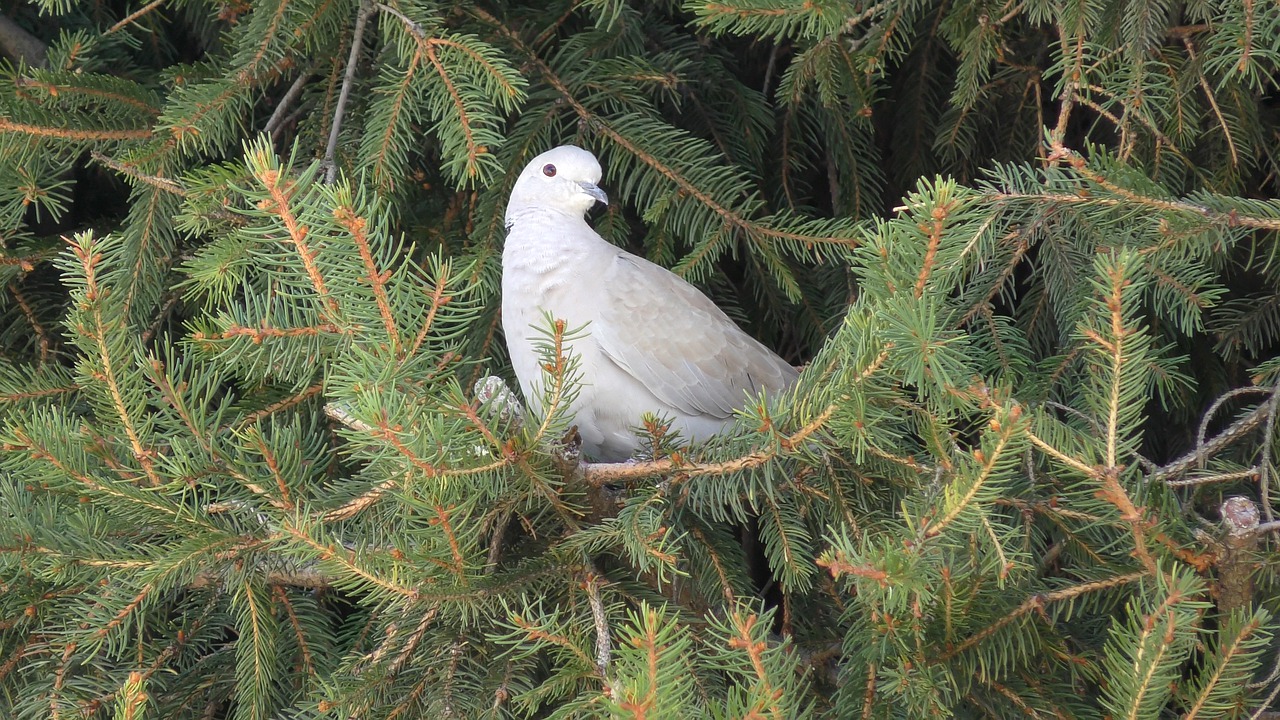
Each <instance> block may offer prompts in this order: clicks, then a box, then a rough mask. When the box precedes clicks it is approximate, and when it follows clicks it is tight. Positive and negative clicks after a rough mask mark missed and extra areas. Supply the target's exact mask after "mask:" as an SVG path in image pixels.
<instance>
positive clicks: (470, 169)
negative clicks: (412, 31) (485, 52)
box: [426, 42, 488, 177]
mask: <svg viewBox="0 0 1280 720" xmlns="http://www.w3.org/2000/svg"><path fill="white" fill-rule="evenodd" d="M426 55H427V59H428V60H430V61H431V65H432V67H434V68H435V69H436V75H438V76H439V77H440V81H441V82H443V83H444V87H445V90H446V91H448V93H449V97H450V99H451V100H452V101H453V109H454V110H455V111H456V113H457V120H458V125H459V129H460V130H461V131H462V136H463V138H465V142H464V144H465V145H466V148H467V163H466V168H467V174H468V175H470V176H471V177H475V176H476V175H477V174H478V173H479V168H478V162H479V158H480V155H482V154H485V153H487V152H488V148H486V147H485V146H483V145H481V144H480V143H479V142H478V141H477V140H476V137H475V132H474V131H473V130H472V127H471V125H472V122H471V115H470V113H468V112H467V105H466V103H464V102H463V101H462V94H461V93H460V92H458V88H457V86H456V85H454V82H453V79H452V78H450V77H449V71H448V70H447V69H446V68H445V66H444V64H443V63H441V62H440V57H439V56H438V55H437V54H436V48H435V44H434V43H430V42H428V43H427V49H426Z"/></svg>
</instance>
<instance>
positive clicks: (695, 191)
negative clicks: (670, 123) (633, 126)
mask: <svg viewBox="0 0 1280 720" xmlns="http://www.w3.org/2000/svg"><path fill="white" fill-rule="evenodd" d="M468 11H469V12H470V13H471V14H473V15H475V16H476V17H478V18H480V19H481V20H483V21H485V22H486V23H489V24H490V25H493V26H494V27H495V28H497V30H498V31H499V32H500V33H502V34H503V35H505V36H506V37H507V38H508V39H510V40H511V42H512V43H513V44H514V45H515V46H516V47H517V48H519V49H520V50H521V51H522V52H523V53H524V54H525V56H526V57H527V58H528V60H529V62H530V63H532V64H533V65H534V66H535V67H537V68H538V71H539V72H540V73H541V74H542V76H543V79H544V80H546V82H547V84H548V85H550V86H551V87H552V88H554V89H555V90H556V92H558V93H559V94H560V96H561V97H562V98H563V99H564V102H565V103H566V104H568V105H569V107H571V108H572V109H573V111H574V112H575V113H577V115H578V117H580V118H581V119H582V122H584V123H586V124H587V125H588V126H589V127H592V128H594V129H595V130H596V131H597V132H599V133H601V134H603V135H604V136H606V137H608V138H609V139H610V140H611V141H613V143H614V144H616V145H618V146H619V147H621V148H622V149H623V150H626V151H627V152H628V153H630V154H631V155H632V156H634V157H635V158H636V159H638V160H640V161H641V162H642V163H644V164H645V165H648V166H649V167H650V168H652V169H653V170H654V171H655V172H657V173H658V174H660V175H662V176H663V177H665V178H667V180H669V181H671V182H672V183H673V184H674V185H675V186H676V187H678V188H679V189H680V192H681V193H683V194H685V195H688V196H689V197H692V198H694V199H695V200H697V201H698V202H699V203H701V204H702V205H704V206H706V207H707V208H708V209H710V210H711V211H712V212H714V213H715V214H716V215H718V216H719V217H720V218H721V219H722V220H723V221H724V223H725V224H726V225H728V226H730V227H734V228H738V229H740V230H743V231H745V232H747V233H748V235H749V236H761V237H767V238H772V239H775V240H790V241H794V242H800V243H805V244H808V245H822V244H834V245H842V246H845V247H854V246H856V245H857V241H855V240H852V239H846V238H836V237H823V236H817V235H807V234H802V233H794V232H787V231H785V230H778V229H776V228H772V227H769V226H767V225H764V224H761V223H759V222H756V221H753V220H750V219H748V218H745V217H743V216H742V215H740V214H738V213H737V212H735V211H734V210H733V209H732V208H730V207H728V206H726V205H723V204H721V203H720V202H718V201H717V200H716V199H715V198H713V197H711V196H710V195H709V194H707V193H706V192H705V191H704V190H703V189H702V188H701V187H699V186H698V185H696V184H695V183H693V182H692V181H690V180H689V179H688V178H687V177H685V176H684V175H683V174H681V173H680V172H678V171H677V170H676V169H675V168H673V167H671V166H670V165H668V164H667V163H664V162H662V160H661V159H660V158H658V157H656V156H654V155H653V154H651V153H648V152H646V151H645V150H644V149H643V148H640V147H639V146H637V145H636V144H635V143H634V142H632V141H631V140H630V139H628V138H627V137H626V136H625V135H623V134H622V133H620V132H618V130H616V129H614V128H613V127H612V126H611V125H610V124H609V123H608V122H607V121H606V120H605V119H604V118H602V117H600V116H598V115H596V114H595V113H593V112H591V111H590V110H588V109H587V107H586V106H585V105H583V104H582V102H581V101H579V100H578V99H577V97H576V96H575V95H574V94H573V91H571V90H570V89H569V86H568V85H566V84H565V82H564V81H563V80H562V79H561V78H560V77H559V75H557V74H556V72H555V71H554V70H553V69H552V68H551V66H550V65H548V64H547V63H546V61H544V60H543V59H542V58H541V57H539V56H538V54H537V52H535V51H534V50H533V49H532V48H530V47H529V46H527V45H526V44H525V43H524V41H523V40H521V39H520V37H519V36H518V35H517V34H516V33H515V32H514V31H513V30H511V29H510V28H508V27H507V26H506V24H504V23H503V22H502V21H500V20H498V19H497V18H496V17H494V16H493V15H490V14H489V13H488V12H486V11H485V10H482V9H480V8H474V7H473V8H469V9H468Z"/></svg>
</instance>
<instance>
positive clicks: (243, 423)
mask: <svg viewBox="0 0 1280 720" xmlns="http://www.w3.org/2000/svg"><path fill="white" fill-rule="evenodd" d="M323 392H324V383H319V382H318V383H315V384H313V385H311V386H310V387H308V388H307V389H305V390H303V391H302V392H300V393H297V394H296V395H292V396H290V397H287V398H285V399H283V400H280V401H279V402H274V403H271V404H270V405H268V406H266V407H264V408H262V409H261V410H257V411H255V412H251V413H249V414H248V415H246V416H244V417H243V418H241V419H240V420H239V421H238V422H237V423H236V427H237V429H240V430H243V429H245V428H247V427H249V426H250V425H253V424H254V423H256V422H258V421H259V420H261V419H263V418H265V417H268V416H270V415H274V414H276V413H278V412H281V411H283V410H289V409H292V408H294V407H297V406H298V405H301V404H302V403H304V402H306V401H308V400H310V399H311V398H313V397H315V396H317V395H320V394H321V393H323Z"/></svg>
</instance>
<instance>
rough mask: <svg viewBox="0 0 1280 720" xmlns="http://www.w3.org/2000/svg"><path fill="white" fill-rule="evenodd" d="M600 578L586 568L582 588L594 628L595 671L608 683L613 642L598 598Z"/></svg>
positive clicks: (592, 569)
mask: <svg viewBox="0 0 1280 720" xmlns="http://www.w3.org/2000/svg"><path fill="white" fill-rule="evenodd" d="M600 581H601V577H600V575H599V574H598V573H596V572H595V569H594V568H588V570H587V580H586V582H585V583H583V587H584V588H585V589H586V591H587V602H588V604H589V605H590V606H591V620H592V622H593V623H595V627H596V670H598V671H599V672H600V677H602V678H605V679H606V682H608V677H609V658H610V656H611V655H612V654H613V641H612V638H611V636H610V633H609V618H608V617H607V616H606V615H605V612H604V600H602V599H601V598H600Z"/></svg>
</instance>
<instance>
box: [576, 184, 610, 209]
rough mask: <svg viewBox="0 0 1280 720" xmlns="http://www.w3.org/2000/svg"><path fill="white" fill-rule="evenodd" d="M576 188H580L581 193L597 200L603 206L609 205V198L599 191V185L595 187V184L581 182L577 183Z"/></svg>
mask: <svg viewBox="0 0 1280 720" xmlns="http://www.w3.org/2000/svg"><path fill="white" fill-rule="evenodd" d="M578 187H580V188H582V192H584V193H586V194H588V195H590V196H591V197H593V198H595V199H597V200H599V201H600V202H602V203H604V204H605V205H608V204H609V196H608V195H605V194H604V191H603V190H601V189H600V186H599V185H596V184H595V183H589V182H586V181H583V182H580V183H578Z"/></svg>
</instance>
